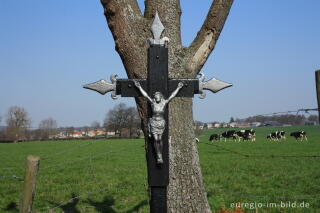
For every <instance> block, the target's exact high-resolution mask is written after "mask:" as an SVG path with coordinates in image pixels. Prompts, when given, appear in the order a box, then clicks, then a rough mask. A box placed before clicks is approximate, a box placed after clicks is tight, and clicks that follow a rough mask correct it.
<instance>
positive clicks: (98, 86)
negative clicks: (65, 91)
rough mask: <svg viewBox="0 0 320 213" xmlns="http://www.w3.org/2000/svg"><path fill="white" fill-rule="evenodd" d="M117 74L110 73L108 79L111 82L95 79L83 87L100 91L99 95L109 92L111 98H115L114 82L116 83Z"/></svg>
mask: <svg viewBox="0 0 320 213" xmlns="http://www.w3.org/2000/svg"><path fill="white" fill-rule="evenodd" d="M117 76H118V75H116V74H112V75H111V76H110V81H111V83H109V82H107V81H105V80H103V79H101V80H100V81H96V82H93V83H90V84H86V85H84V86H83V88H86V89H90V90H93V91H96V92H98V93H100V94H101V95H104V94H106V93H107V92H111V91H112V93H111V98H112V99H117V98H118V97H117V95H116V83H117Z"/></svg>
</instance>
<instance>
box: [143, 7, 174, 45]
mask: <svg viewBox="0 0 320 213" xmlns="http://www.w3.org/2000/svg"><path fill="white" fill-rule="evenodd" d="M164 29H165V28H164V26H163V24H162V23H161V20H160V18H159V15H158V11H156V15H155V16H154V19H153V22H152V24H151V27H150V31H151V32H152V35H153V38H149V39H148V41H149V43H150V45H165V43H166V42H169V41H170V39H169V38H168V37H163V38H161V34H162V32H163V31H164Z"/></svg>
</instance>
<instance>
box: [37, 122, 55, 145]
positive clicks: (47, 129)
mask: <svg viewBox="0 0 320 213" xmlns="http://www.w3.org/2000/svg"><path fill="white" fill-rule="evenodd" d="M57 128H58V124H57V121H56V120H54V119H52V118H48V119H45V120H42V121H41V122H40V123H39V130H40V135H41V139H42V140H46V139H49V137H50V136H52V135H55V134H56V133H57Z"/></svg>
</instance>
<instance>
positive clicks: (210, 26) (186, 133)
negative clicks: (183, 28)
mask: <svg viewBox="0 0 320 213" xmlns="http://www.w3.org/2000/svg"><path fill="white" fill-rule="evenodd" d="M232 2H233V0H215V1H214V2H213V3H212V6H211V8H210V10H209V13H208V15H207V18H206V20H205V22H204V24H203V26H202V28H201V30H200V31H199V33H198V35H197V37H196V38H195V40H194V41H193V42H192V44H191V46H190V47H188V48H187V47H183V46H182V45H181V34H180V16H181V9H180V1H179V0H145V13H144V15H142V14H141V11H140V8H139V6H138V4H137V2H136V0H101V3H102V5H103V7H104V10H105V16H106V18H107V22H108V25H109V28H110V30H111V32H112V34H113V37H114V40H115V45H116V50H117V52H118V53H119V55H120V57H121V60H122V62H123V64H124V67H125V69H126V72H127V75H128V77H129V78H146V77H147V49H148V46H149V45H148V44H147V42H146V40H147V38H152V35H151V33H150V30H149V29H150V25H151V22H152V19H153V17H154V15H155V11H156V10H157V11H158V13H159V16H160V19H161V22H162V23H163V25H164V27H165V31H164V33H163V34H162V37H164V36H167V37H169V38H170V42H169V45H168V48H169V77H170V78H194V77H196V75H197V73H198V72H199V71H200V69H201V68H202V66H203V65H204V63H205V61H206V60H207V58H208V57H209V55H210V53H211V52H212V50H213V48H214V46H215V43H216V41H217V39H218V37H219V34H220V32H221V30H222V28H223V25H224V23H225V20H226V18H227V16H228V13H229V10H230V8H231V5H232ZM136 103H137V107H138V111H139V114H140V117H141V119H142V129H143V131H144V134H145V135H147V133H146V131H147V130H146V124H147V103H146V100H145V99H144V98H136ZM169 138H170V139H169V159H170V160H169V163H170V171H169V176H170V184H169V186H168V195H167V197H168V203H167V205H168V212H172V213H180V212H181V213H185V212H199V213H205V212H211V210H210V207H209V204H208V201H207V196H206V192H205V188H204V185H203V181H202V174H201V169H200V163H199V157H198V151H197V147H196V143H195V135H194V123H193V112H192V99H191V98H175V99H174V100H173V101H172V102H171V103H170V104H169Z"/></svg>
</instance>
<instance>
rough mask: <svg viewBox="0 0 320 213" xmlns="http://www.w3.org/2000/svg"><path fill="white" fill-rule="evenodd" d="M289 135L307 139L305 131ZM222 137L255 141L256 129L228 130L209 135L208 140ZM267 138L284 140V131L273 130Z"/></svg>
mask: <svg viewBox="0 0 320 213" xmlns="http://www.w3.org/2000/svg"><path fill="white" fill-rule="evenodd" d="M290 136H292V137H294V138H295V139H296V140H298V139H300V141H302V140H303V139H305V140H306V141H308V138H307V133H306V132H305V131H297V132H292V133H291V134H290ZM221 139H224V141H227V139H232V140H233V141H241V140H242V141H255V140H256V131H255V130H254V129H243V130H239V131H236V130H228V131H225V132H223V133H222V134H212V135H210V138H209V141H220V140H221ZM267 139H268V140H271V141H281V140H286V132H285V131H275V132H271V133H270V134H268V135H267Z"/></svg>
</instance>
